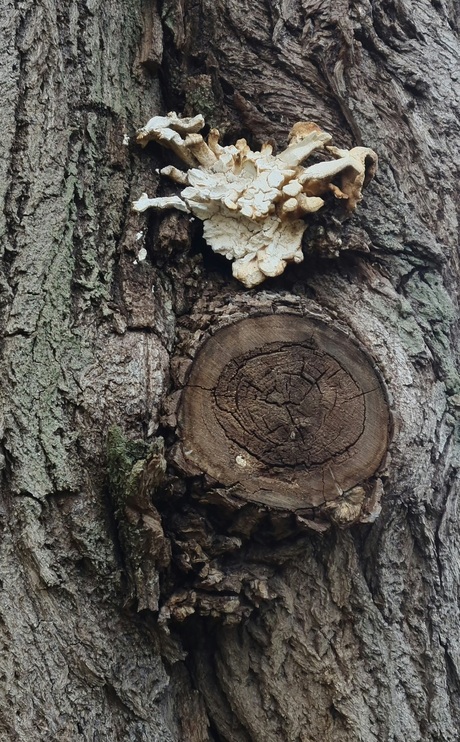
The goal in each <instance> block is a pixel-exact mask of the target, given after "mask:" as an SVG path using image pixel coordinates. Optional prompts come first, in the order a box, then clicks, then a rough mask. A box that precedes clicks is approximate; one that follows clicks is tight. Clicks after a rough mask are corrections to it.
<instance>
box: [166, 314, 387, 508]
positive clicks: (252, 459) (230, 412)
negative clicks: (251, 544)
mask: <svg viewBox="0 0 460 742" xmlns="http://www.w3.org/2000/svg"><path fill="white" fill-rule="evenodd" d="M389 424H390V419H389V411H388V405H387V401H386V396H385V392H384V390H383V388H382V384H381V381H380V379H379V377H378V375H377V373H376V371H375V370H374V367H373V364H372V362H371V360H370V358H369V357H368V356H367V355H366V354H365V353H364V352H363V350H362V349H361V348H360V347H359V346H358V345H357V344H356V343H355V342H354V341H353V340H351V339H350V337H349V336H347V335H346V334H345V333H343V332H342V331H340V330H337V329H335V328H333V327H331V326H330V325H327V324H326V323H324V322H322V321H318V320H316V319H310V318H304V317H301V316H298V315H288V314H281V315H266V316H257V317H251V318H248V319H244V320H241V321H239V322H236V323H234V324H232V325H230V326H228V327H225V328H224V329H221V330H219V331H217V332H216V334H215V335H213V336H212V337H211V338H210V339H208V340H207V341H206V342H205V343H204V345H203V346H202V348H201V349H200V351H199V352H198V355H197V356H196V359H195V361H194V364H193V365H192V368H191V372H190V375H189V378H188V382H187V384H186V386H185V388H184V391H183V394H182V402H181V414H180V437H181V445H182V455H183V460H184V461H185V464H186V466H187V465H190V468H191V470H193V471H195V472H196V471H197V470H199V471H202V472H203V473H206V474H208V475H209V476H210V477H212V478H213V479H215V480H216V481H217V482H218V483H220V484H221V485H224V486H226V487H230V488H231V489H232V491H233V492H236V493H237V494H238V496H239V497H242V498H244V499H246V500H248V501H251V502H255V503H259V504H261V505H265V506H269V507H271V508H280V509H283V510H288V511H302V510H306V509H307V510H308V509H311V508H326V509H328V508H330V507H331V506H332V505H333V503H334V501H337V502H339V501H340V500H341V498H343V495H344V493H346V492H350V490H353V488H356V487H357V485H360V484H362V483H363V482H366V481H367V480H369V479H370V478H371V477H373V475H375V474H376V472H377V471H378V469H379V467H380V465H381V463H382V460H383V459H384V457H385V452H386V450H387V447H388V442H389ZM354 491H357V490H354ZM363 493H364V490H363Z"/></svg>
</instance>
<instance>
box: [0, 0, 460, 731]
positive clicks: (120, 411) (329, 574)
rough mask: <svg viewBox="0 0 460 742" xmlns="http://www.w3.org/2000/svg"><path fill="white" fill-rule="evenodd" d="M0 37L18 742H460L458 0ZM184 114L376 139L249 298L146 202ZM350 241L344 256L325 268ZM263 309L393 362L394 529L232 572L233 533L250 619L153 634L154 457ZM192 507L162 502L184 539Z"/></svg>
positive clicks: (335, 539) (381, 524)
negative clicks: (229, 331) (199, 367)
mask: <svg viewBox="0 0 460 742" xmlns="http://www.w3.org/2000/svg"><path fill="white" fill-rule="evenodd" d="M457 10H458V9H457ZM1 30H2V44H1V45H0V80H1V90H2V105H1V107H0V116H1V122H2V138H1V145H0V146H1V157H0V168H1V177H0V198H1V202H2V210H1V212H0V214H1V216H0V230H1V235H2V240H1V245H2V250H3V269H2V277H1V312H2V317H1V329H2V335H3V342H2V376H3V386H2V401H3V412H2V416H1V417H0V424H1V446H2V449H1V452H2V459H1V463H2V467H3V470H2V498H1V502H2V509H1V527H2V538H1V544H0V576H1V591H0V638H1V644H2V663H1V666H2V668H1V672H2V682H1V687H0V735H1V738H2V739H4V740H8V741H9V740H27V741H29V740H34V741H35V740H47V742H51V741H52V740H56V741H57V740H59V741H60V742H62V741H63V740H65V741H67V740H69V741H72V742H73V740H88V741H89V740H91V741H92V742H96V741H101V742H102V740H123V741H124V740H130V741H131V740H132V741H134V740H136V741H137V740H145V741H147V740H148V741H149V742H151V741H152V740H171V742H172V741H174V742H182V741H183V742H210V741H211V740H212V741H214V742H217V741H218V740H219V741H222V740H225V742H250V741H251V742H275V741H276V742H278V741H279V740H286V741H288V740H289V741H292V742H294V741H295V742H319V741H321V742H333V741H334V742H335V741H336V740H340V741H341V742H352V741H355V740H363V741H366V742H371V741H372V740H375V741H377V740H378V741H381V740H394V741H396V740H397V741H398V742H399V741H403V740H404V741H405V742H407V741H409V740H410V741H411V742H412V741H414V742H415V741H416V740H426V741H428V740H430V741H431V740H439V741H441V740H442V741H443V742H446V741H449V740H452V742H453V741H454V740H456V739H458V731H457V730H458V728H459V726H460V693H459V691H460V641H459V631H458V627H459V624H460V608H459V604H458V592H459V587H460V554H459V548H460V526H459V522H458V517H457V495H458V466H459V452H460V441H459V435H458V422H457V421H458V410H459V408H460V384H459V378H458V376H457V371H456V367H457V362H458V346H459V339H460V338H459V335H460V333H459V322H458V320H459V307H458V283H459V280H460V275H459V274H460V266H459V258H458V252H457V242H458V235H457V228H458V224H457V209H458V193H457V191H458V175H459V173H458V163H459V155H458V141H459V138H458V135H459V125H458V120H459V114H460V96H459V79H460V76H459V73H458V59H459V54H460V44H459V27H458V15H457V11H456V9H455V7H454V3H453V2H450V1H449V0H446V1H445V2H429V0H419V1H418V2H417V3H413V4H411V3H410V2H409V0H399V1H397V2H388V1H387V0H374V1H373V2H369V1H368V0H363V2H360V3H357V2H354V1H353V0H352V1H351V2H350V3H345V2H342V0H334V1H333V2H331V3H323V4H320V3H317V2H313V1H312V2H308V0H299V2H296V1H294V0H293V1H292V2H291V0H286V1H283V2H281V1H280V2H278V1H275V0H269V2H259V0H255V2H237V1H236V0H213V2H209V1H208V0H198V1H197V2H194V3H191V2H188V0H184V1H183V2H178V1H176V0H164V2H163V5H162V7H161V9H160V8H157V7H156V5H155V3H154V2H153V0H151V1H150V0H134V2H130V3H122V2H118V3H117V2H102V1H100V0H87V2H84V1H83V0H73V1H71V2H64V0H39V2H33V1H32V0H20V1H19V2H16V3H14V4H13V3H12V2H10V0H4V3H3V7H2V13H1ZM171 109H175V110H179V111H182V112H184V113H185V114H187V115H194V114H197V113H202V114H204V116H205V117H206V120H207V122H208V123H209V124H211V125H212V126H216V127H218V128H219V130H220V131H221V132H222V133H224V134H225V137H226V139H228V141H229V142H231V141H234V140H235V139H237V138H238V137H241V136H245V137H246V138H247V139H248V141H249V143H250V144H251V146H253V147H256V146H258V145H260V144H261V143H262V142H263V141H266V140H269V139H272V140H273V141H274V143H275V144H277V145H278V147H279V148H281V147H283V146H285V144H286V137H287V134H288V132H289V130H290V128H291V126H292V124H293V123H294V122H295V121H300V120H313V121H316V122H317V123H318V124H320V125H321V126H322V128H323V129H325V130H326V131H329V132H330V133H331V134H332V135H333V136H334V141H336V142H337V144H338V145H339V146H343V147H346V148H350V147H353V146H356V145H361V144H363V143H364V144H366V146H370V147H372V148H373V149H374V150H375V151H376V152H377V153H378V154H379V157H380V169H379V173H378V175H377V177H376V179H375V180H374V181H373V183H372V184H371V185H370V186H369V188H368V190H367V192H366V196H365V200H364V202H363V203H362V204H361V205H360V206H359V207H358V211H357V214H356V215H355V216H354V218H353V219H352V220H351V221H349V222H348V223H347V224H346V225H342V226H341V227H340V228H339V225H338V224H337V223H336V222H335V221H334V219H333V215H331V216H329V217H327V216H324V217H321V219H319V217H318V222H317V223H316V225H315V226H314V227H312V228H311V229H310V228H309V230H308V231H307V234H306V242H305V250H306V253H307V256H306V259H305V261H304V263H302V265H301V266H295V267H292V266H291V267H289V268H288V269H287V270H286V273H285V274H284V275H283V276H282V277H280V278H278V279H273V280H269V281H267V282H265V284H264V286H263V289H255V290H252V291H247V290H245V289H243V288H242V287H241V285H238V284H237V283H236V282H235V281H233V280H232V278H231V273H230V268H229V265H228V263H227V262H226V261H225V260H224V259H222V260H221V259H219V258H216V257H215V256H213V255H210V253H209V252H208V251H207V250H206V248H205V247H204V245H203V242H202V240H201V235H200V231H199V230H200V228H199V226H197V225H192V226H189V222H188V218H187V216H185V215H172V214H171V215H167V216H165V217H158V216H152V217H149V221H147V220H146V217H144V216H138V215H134V214H132V213H131V210H130V203H131V201H132V200H134V199H135V198H138V197H139V195H140V194H141V193H142V192H143V191H145V190H147V191H148V192H149V194H150V195H155V194H157V195H166V194H167V193H169V192H170V191H167V190H166V189H167V186H166V185H163V184H161V185H159V179H158V176H157V175H156V173H155V170H154V168H157V167H161V166H162V165H164V164H169V161H168V163H166V162H165V160H164V156H163V155H162V153H161V152H160V151H158V150H157V149H155V147H154V146H152V145H150V146H149V148H148V149H146V150H145V151H144V152H142V151H138V149H137V147H136V146H135V145H133V144H131V145H130V144H129V143H128V144H126V142H127V140H126V138H125V137H132V136H133V135H134V132H135V130H136V128H138V127H140V126H142V125H143V124H144V123H145V122H146V121H147V119H148V118H150V117H151V116H152V115H154V114H163V113H165V112H166V111H168V110H171ZM338 240H342V248H343V245H346V246H347V247H348V248H349V252H348V253H346V254H344V253H343V250H342V251H341V255H340V257H339V258H337V259H332V260H330V259H329V260H327V259H326V258H321V257H317V250H318V247H319V248H321V246H323V253H324V255H330V254H331V253H334V244H336V245H338V242H337V241H338ZM312 244H315V250H316V252H315V253H314V254H311V255H310V254H309V253H310V249H309V245H312ZM141 248H145V249H146V250H147V252H148V256H147V259H146V260H139V259H138V258H140V257H143V253H142V252H141V253H140V250H141ZM139 253H140V254H139ZM312 253H313V251H312ZM259 310H261V311H262V312H263V313H266V312H267V311H270V310H272V311H287V312H289V311H296V312H299V311H302V312H303V311H305V312H311V313H313V314H315V315H316V316H318V317H320V318H321V319H322V320H324V321H327V322H329V323H337V325H339V326H340V328H341V329H342V330H343V329H346V328H347V329H348V331H349V332H350V333H351V334H352V335H353V336H354V337H355V338H356V339H357V340H358V341H359V343H360V344H362V346H363V347H365V348H366V349H367V352H368V354H369V355H370V356H371V357H372V358H373V360H374V362H375V363H376V364H377V366H378V367H379V369H380V373H381V374H382V376H383V378H384V380H385V383H386V387H387V389H388V391H389V394H390V400H391V406H392V411H393V418H394V438H393V443H392V445H391V461H389V463H388V466H387V472H386V480H385V482H384V485H385V495H384V497H383V500H382V504H383V512H382V514H381V516H380V517H379V518H378V519H377V521H376V522H375V523H374V524H373V525H356V526H353V527H352V528H348V529H339V528H335V527H333V528H331V529H329V530H328V531H326V532H324V533H323V534H319V533H315V532H313V531H309V530H308V529H307V530H304V531H303V532H302V534H301V535H297V534H296V532H295V531H294V532H293V531H292V530H291V531H290V532H289V533H288V535H286V536H285V537H284V538H280V539H274V538H273V539H272V540H271V542H270V544H267V542H266V540H264V534H263V533H261V532H260V529H259V530H258V532H257V539H255V538H254V539H253V540H251V533H250V529H249V530H246V542H245V546H244V549H245V550H244V549H243V551H242V552H241V554H240V555H238V548H239V546H238V544H239V543H240V542H239V541H238V538H236V537H235V538H234V539H233V542H232V544H233V546H232V545H231V544H230V543H229V540H231V537H230V536H229V537H228V539H229V540H228V541H227V542H225V544H226V545H225V549H227V548H234V553H233V557H232V559H233V564H232V569H233V570H234V574H238V575H243V576H244V573H245V570H246V573H247V572H248V571H249V570H253V571H254V574H255V575H256V577H255V578H254V580H253V582H254V584H255V583H257V585H258V586H259V587H258V588H257V590H256V587H254V585H253V586H252V591H253V592H252V596H253V597H252V598H251V600H252V602H251V600H250V599H249V598H248V602H247V605H246V606H245V610H242V611H241V612H240V618H241V621H240V622H239V623H225V622H224V621H223V619H222V617H221V616H219V615H218V611H216V612H215V617H212V615H213V610H212V609H211V608H209V609H206V610H202V611H201V613H206V612H208V613H209V614H211V617H209V618H206V617H203V616H202V615H200V612H199V611H198V610H197V611H196V612H195V613H194V614H192V615H191V617H190V618H188V619H185V620H184V621H183V622H182V623H177V624H176V623H175V622H174V621H172V623H171V625H170V626H169V629H167V612H166V614H165V615H166V618H165V621H166V623H165V621H163V623H162V624H161V625H162V627H163V628H158V623H157V611H156V608H157V607H159V605H160V603H161V596H160V592H161V585H160V583H161V579H160V578H159V577H158V571H161V570H164V569H167V568H168V567H167V565H168V564H169V560H170V557H171V554H170V552H169V551H168V548H170V547H169V546H168V543H169V542H167V539H168V538H169V532H167V533H166V535H163V534H162V533H161V528H160V526H159V523H160V521H159V519H157V514H156V511H155V509H154V508H152V506H151V504H150V501H149V500H148V497H147V496H146V491H148V492H150V493H153V492H154V491H156V490H157V489H158V487H159V486H160V485H159V482H160V478H161V477H160V474H161V472H162V468H163V464H161V465H158V467H157V466H156V465H153V464H149V465H148V466H147V469H142V472H141V473H139V471H138V469H136V461H150V462H151V461H152V458H151V457H152V455H153V454H152V452H151V450H150V451H149V446H150V444H151V443H152V442H153V443H154V448H153V451H154V455H155V456H156V455H158V451H159V450H160V442H159V441H158V440H157V439H156V440H155V441H153V438H154V437H155V436H158V433H160V434H161V433H163V434H164V435H165V436H166V446H167V448H168V446H171V445H172V444H173V442H174V441H173V438H174V433H173V431H174V424H175V423H174V419H173V418H174V411H173V409H172V408H173V405H171V403H170V401H169V402H167V403H165V411H164V419H163V422H162V427H161V428H160V430H159V431H158V425H159V422H160V416H161V414H162V412H161V408H162V404H163V400H164V399H165V397H166V396H167V394H168V392H169V391H170V379H169V369H170V367H171V368H172V371H173V374H172V387H171V388H175V386H177V385H176V377H178V376H181V375H182V376H183V373H184V369H185V368H186V366H187V361H186V360H185V359H186V358H187V354H188V355H189V356H190V353H191V349H194V348H196V339H197V338H199V337H200V336H201V335H202V334H203V333H204V332H205V330H206V329H207V328H209V327H213V326H214V325H218V324H219V322H220V321H221V319H222V317H224V316H228V315H229V313H230V314H231V315H232V316H233V317H234V319H235V320H238V319H242V318H243V317H245V316H247V315H248V313H251V312H258V311H259ZM192 339H193V342H192ZM194 343H195V345H194ZM189 361H190V358H189V359H188V362H189ZM170 364H171V365H170ZM168 404H169V407H168ZM168 410H169V412H168ZM114 426H118V428H119V429H121V433H120V430H117V432H116V433H114V432H113V431H114V430H115V428H114ZM109 429H111V431H112V432H111V434H110V436H109V442H110V443H111V446H112V447H111V449H110V451H109V453H107V443H106V441H107V433H108V431H109ZM123 440H124V441H125V442H123ZM133 440H136V441H138V443H136V444H134V443H132V441H133ZM126 441H127V442H126ZM139 441H140V442H139ZM136 447H137V448H136ZM149 456H150V459H149ZM149 466H150V469H149ZM114 469H115V470H114ZM146 471H150V475H149V476H148V475H147V474H146ZM178 479H179V480H180V478H178ZM109 483H110V487H109ZM127 483H128V484H129V488H128V489H127V490H126V492H127V495H126V498H125V499H123V488H124V487H127ZM136 483H138V487H139V491H140V495H139V497H138V498H137V499H136V496H135V495H133V489H132V488H133V486H137V485H136ZM179 484H180V482H179ZM109 490H110V491H109ZM173 491H174V492H175V495H174V497H176V498H177V503H178V507H179V508H182V511H181V513H180V516H181V518H182V520H183V519H184V517H185V515H187V513H186V512H185V511H184V508H186V504H187V494H188V493H187V492H185V490H184V493H183V498H182V500H180V498H179V496H178V494H177V492H179V491H180V487H179V485H177V486H176V489H175V490H174V488H173ZM165 501H166V505H165ZM175 502H176V500H175V499H174V498H173V500H172V502H171V501H168V497H167V492H166V493H163V496H162V498H161V497H160V498H159V500H158V508H159V510H160V512H161V509H162V507H163V508H164V511H165V515H164V519H165V523H167V524H168V528H170V530H171V533H172V536H171V538H172V540H173V542H174V543H173V546H174V544H176V546H174V548H178V547H177V543H178V542H179V539H178V536H177V534H178V533H179V532H180V526H177V525H176V526H175V525H174V515H175V513H174V506H175ZM184 503H185V504H184ZM205 507H206V505H203V508H205ZM124 516H125V517H126V518H127V519H128V520H127V521H126V525H125V526H124V525H123V522H122V519H123V517H124ZM200 517H202V511H200ZM139 524H140V525H139ZM220 526H221V530H222V538H225V537H226V536H227V535H228V534H226V533H225V523H222V522H221V523H220ZM136 528H137V531H136ZM174 528H176V532H175V535H174V533H173V531H174ZM187 528H188V533H189V537H190V527H189V526H187V527H186V528H185V527H184V529H183V530H184V532H185V531H186V530H187ZM136 533H140V537H139V538H138V539H137V545H136V543H134V542H136V538H135V535H136ZM133 534H134V535H133ZM179 535H180V533H179ZM281 535H282V534H281ZM173 536H174V538H175V541H174V538H173ZM184 539H185V540H184V543H186V537H185V536H184ZM211 540H212V539H211ZM213 543H214V542H213ZM136 548H137V549H138V552H137V553H138V554H139V553H140V554H142V553H144V555H145V558H146V561H139V560H137V559H136V558H135V555H134V556H133V554H134V552H135V550H136ZM213 548H214V551H215V552H216V547H215V546H214V547H213ZM151 549H156V550H157V551H156V553H155V554H154V555H152V554H151V553H150V552H149V550H151ZM251 549H252V552H251V553H250V550H251ZM235 550H236V551H235ZM188 552H191V547H189V548H188ZM188 552H187V546H184V554H186V555H187V553H188ZM195 553H196V549H195ZM172 554H173V557H174V558H175V557H177V554H175V552H174V550H173V552H172ZM249 556H250V557H251V560H252V561H251V563H250V565H249V563H248V562H247V561H246V560H247V559H248V558H249ZM179 557H181V559H182V563H184V559H185V557H183V555H180V554H179ZM200 558H201V557H200ZM203 560H204V557H203ZM192 561H193V560H192ZM197 561H199V560H198V558H197ZM177 562H178V563H179V562H180V559H177ZM190 564H191V562H190V559H189V565H190ZM227 566H228V565H227ZM194 569H195V571H197V570H198V567H195V566H194V564H192V566H190V570H191V571H192V572H193V570H194ZM200 569H201V567H200ZM229 569H230V568H229ZM262 573H263V580H262V578H261V574H262ZM182 574H183V572H181V570H180V569H178V568H177V570H176V572H174V571H173V570H172V571H171V572H170V573H168V577H167V579H165V586H164V590H165V591H166V592H167V591H169V595H173V596H174V595H176V596H177V595H178V589H179V588H180V587H181V584H180V580H181V579H183V580H184V585H185V587H186V584H185V578H183V577H181V575H182ZM238 579H239V580H240V583H241V584H242V581H244V577H239V578H238ZM261 580H262V582H263V583H264V587H263V589H262V587H261V586H260V585H261ZM189 584H194V583H193V580H190V581H189ZM232 589H233V588H232ZM235 590H236V591H237V589H236V588H235ZM230 593H231V591H230ZM165 595H166V593H165ZM232 595H233V593H231V595H230V597H232ZM254 595H256V597H254ZM257 595H258V596H259V597H258V598H257ZM159 596H160V597H159ZM224 597H225V598H228V594H227V593H225V595H224ZM166 598H167V595H166V597H165V599H166ZM158 601H159V602H158ZM230 602H231V601H230ZM257 603H259V607H258V608H257V607H255V606H256V604H257ZM202 604H203V605H204V602H203V601H202ZM139 608H140V609H141V610H140V611H139V612H136V611H137V609H139ZM192 610H195V608H194V606H193V605H192V606H191V608H190V611H192ZM171 615H174V611H172V613H171ZM168 630H169V631H170V633H169V634H168V633H167V631H168Z"/></svg>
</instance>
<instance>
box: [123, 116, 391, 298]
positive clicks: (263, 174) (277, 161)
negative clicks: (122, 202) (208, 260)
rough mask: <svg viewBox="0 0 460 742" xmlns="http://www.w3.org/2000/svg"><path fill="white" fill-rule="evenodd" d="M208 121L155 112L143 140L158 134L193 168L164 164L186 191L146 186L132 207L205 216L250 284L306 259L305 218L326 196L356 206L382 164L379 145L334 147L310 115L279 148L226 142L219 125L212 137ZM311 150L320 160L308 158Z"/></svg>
mask: <svg viewBox="0 0 460 742" xmlns="http://www.w3.org/2000/svg"><path fill="white" fill-rule="evenodd" d="M204 125H205V122H204V118H203V116H201V115H198V116H195V117H193V118H180V117H179V116H178V115H177V114H176V113H169V114H168V115H167V116H155V117H153V118H152V119H150V121H149V122H148V123H147V124H146V126H145V127H144V128H143V129H141V130H140V131H139V132H138V134H137V141H138V142H139V143H140V144H141V145H142V146H145V145H146V144H147V143H148V142H149V141H155V142H158V143H159V144H161V145H163V146H165V147H167V148H169V149H171V150H172V151H173V152H174V153H175V154H176V155H177V156H178V157H179V158H180V160H182V162H183V163H184V164H185V165H187V166H188V168H189V169H188V170H187V171H184V170H179V169H178V168H176V167H174V166H168V167H164V168H163V169H162V170H161V171H160V172H161V173H162V174H163V175H166V176H168V177H169V178H171V179H172V180H174V181H176V182H177V183H179V184H180V185H181V186H184V188H183V190H182V192H181V194H180V196H177V195H176V196H167V197H160V198H149V197H148V196H147V194H145V193H144V194H143V195H142V196H141V197H140V198H139V200H137V201H135V202H134V209H135V210H136V211H139V212H142V211H145V210H146V209H149V208H155V209H170V208H175V209H179V210H181V211H185V212H187V213H191V214H193V215H194V216H196V217H198V218H199V219H201V220H202V221H203V225H204V238H205V240H206V242H207V243H208V244H209V245H210V246H211V248H212V249H213V250H214V251H215V252H216V253H219V254H221V255H224V256H225V257H226V258H228V259H229V260H232V261H233V266H232V270H233V275H234V276H235V278H237V279H238V280H239V281H241V282H242V283H243V284H244V285H245V286H247V287H248V288H251V287H252V286H257V285H258V284H260V283H262V281H264V280H265V278H267V277H273V276H279V275H280V274H281V273H282V272H283V271H284V269H285V267H286V265H287V264H288V263H290V262H294V263H300V262H301V261H302V260H303V253H302V247H301V243H302V236H303V233H304V231H305V229H306V227H307V222H306V220H305V218H306V217H308V215H309V214H313V213H314V212H316V211H319V210H320V209H321V208H322V207H323V206H324V205H325V203H326V199H327V198H336V199H341V200H343V205H344V211H345V212H351V211H353V209H354V208H355V207H356V204H357V203H358V202H359V201H360V200H361V198H362V188H363V187H364V186H365V185H366V184H367V182H368V181H369V180H370V179H371V178H372V176H373V175H374V173H375V171H376V166H377V155H376V154H375V152H373V151H372V150H371V149H369V148H367V147H354V148H353V149H351V150H345V149H339V148H337V147H334V146H332V144H331V141H332V137H331V135H330V134H327V133H326V132H324V131H322V130H321V129H320V127H319V126H317V125H316V124H314V123H312V122H299V123H297V124H295V125H294V127H293V128H292V130H291V133H290V135H289V144H288V146H287V147H286V149H284V150H283V151H282V152H280V153H279V154H277V155H275V154H273V149H272V146H271V145H270V144H264V145H262V147H261V150H260V151H257V152H253V151H252V150H251V149H250V147H249V146H248V144H247V142H246V140H245V139H239V140H238V141H237V142H236V144H234V145H230V146H222V145H220V144H219V132H218V131H217V129H211V131H210V133H209V135H208V138H207V142H206V141H205V140H204V138H203V136H202V135H201V134H200V133H199V132H200V130H201V129H202V128H203V127H204ZM313 153H319V155H320V157H321V158H322V159H321V161H317V162H315V163H314V164H311V165H310V166H308V167H305V166H304V165H302V164H301V163H303V162H304V161H305V160H306V159H307V158H308V157H309V156H310V155H312V154H313Z"/></svg>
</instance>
